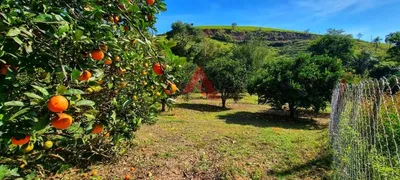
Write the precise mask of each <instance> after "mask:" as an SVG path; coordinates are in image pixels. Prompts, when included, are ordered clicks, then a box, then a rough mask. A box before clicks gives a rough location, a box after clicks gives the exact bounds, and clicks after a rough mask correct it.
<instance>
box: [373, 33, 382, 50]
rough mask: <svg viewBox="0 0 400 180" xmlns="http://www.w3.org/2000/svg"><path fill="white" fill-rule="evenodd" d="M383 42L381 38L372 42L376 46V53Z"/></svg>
mask: <svg viewBox="0 0 400 180" xmlns="http://www.w3.org/2000/svg"><path fill="white" fill-rule="evenodd" d="M381 41H382V38H380V37H379V36H378V37H376V38H374V39H373V40H372V42H373V43H374V46H375V51H376V50H377V49H378V47H379V44H380V42H381Z"/></svg>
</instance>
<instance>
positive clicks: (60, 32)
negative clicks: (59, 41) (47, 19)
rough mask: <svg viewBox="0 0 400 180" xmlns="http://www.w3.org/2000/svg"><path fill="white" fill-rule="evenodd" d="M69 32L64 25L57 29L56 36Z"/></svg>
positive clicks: (67, 26)
mask: <svg viewBox="0 0 400 180" xmlns="http://www.w3.org/2000/svg"><path fill="white" fill-rule="evenodd" d="M68 31H69V25H68V24H65V25H63V26H60V27H58V34H59V35H62V34H64V33H67V32H68Z"/></svg>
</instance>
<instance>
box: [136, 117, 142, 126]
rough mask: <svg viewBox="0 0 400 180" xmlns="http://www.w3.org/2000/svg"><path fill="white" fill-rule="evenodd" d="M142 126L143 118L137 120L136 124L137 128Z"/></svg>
mask: <svg viewBox="0 0 400 180" xmlns="http://www.w3.org/2000/svg"><path fill="white" fill-rule="evenodd" d="M141 124H142V118H139V119H138V120H137V122H136V125H137V126H140V125H141Z"/></svg>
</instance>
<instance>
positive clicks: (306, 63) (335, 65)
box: [248, 55, 342, 117]
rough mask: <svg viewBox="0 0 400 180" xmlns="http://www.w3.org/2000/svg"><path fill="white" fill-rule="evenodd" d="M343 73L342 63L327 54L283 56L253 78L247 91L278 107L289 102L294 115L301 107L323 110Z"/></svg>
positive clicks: (291, 112) (268, 63) (266, 65)
mask: <svg viewBox="0 0 400 180" xmlns="http://www.w3.org/2000/svg"><path fill="white" fill-rule="evenodd" d="M341 73H342V67H341V63H340V62H338V61H336V60H335V59H333V58H331V57H328V56H324V55H317V56H310V55H301V56H300V57H299V58H297V59H296V60H293V59H288V58H280V59H275V60H272V61H269V62H267V63H266V64H265V65H264V66H263V68H262V69H260V70H259V71H258V72H257V74H256V75H255V76H253V77H252V78H251V80H250V82H249V85H248V91H249V93H251V94H257V95H258V96H259V98H260V100H261V101H262V102H264V103H269V104H271V105H273V106H274V107H277V108H282V106H283V105H284V104H286V103H287V104H288V105H289V109H290V115H291V116H292V117H293V116H294V115H295V110H296V109H297V108H299V107H302V108H310V107H313V109H314V110H315V111H319V110H321V109H324V108H325V107H326V104H327V101H329V99H330V98H331V93H332V89H333V86H334V85H335V83H336V82H337V80H338V79H339V77H340V76H341Z"/></svg>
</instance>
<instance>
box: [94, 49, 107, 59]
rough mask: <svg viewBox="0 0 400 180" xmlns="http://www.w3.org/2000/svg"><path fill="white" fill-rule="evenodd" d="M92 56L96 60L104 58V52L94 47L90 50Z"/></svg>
mask: <svg viewBox="0 0 400 180" xmlns="http://www.w3.org/2000/svg"><path fill="white" fill-rule="evenodd" d="M92 58H93V59H94V60H96V61H100V60H102V59H103V58H104V53H103V51H101V50H100V49H96V50H93V51H92Z"/></svg>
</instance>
